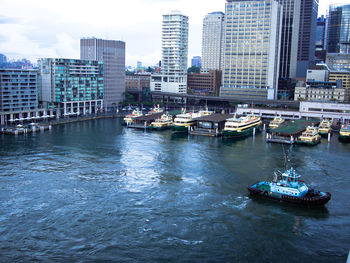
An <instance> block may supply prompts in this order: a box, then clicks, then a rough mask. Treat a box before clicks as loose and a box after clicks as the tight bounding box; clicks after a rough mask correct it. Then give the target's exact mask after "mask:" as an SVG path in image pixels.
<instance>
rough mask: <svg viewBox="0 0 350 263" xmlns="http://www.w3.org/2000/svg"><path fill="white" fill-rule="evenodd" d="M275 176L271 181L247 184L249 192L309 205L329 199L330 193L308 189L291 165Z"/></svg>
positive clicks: (267, 197)
mask: <svg viewBox="0 0 350 263" xmlns="http://www.w3.org/2000/svg"><path fill="white" fill-rule="evenodd" d="M275 176H276V178H275V180H274V181H272V182H267V181H261V182H257V183H255V184H253V185H252V186H249V187H248V190H249V192H250V194H251V195H252V196H257V197H261V198H266V199H272V200H277V201H280V202H285V203H290V204H296V205H303V206H309V207H310V206H321V205H324V204H326V203H327V202H328V201H329V200H330V199H331V194H330V193H328V192H320V191H317V190H314V189H309V188H308V186H307V185H306V184H305V183H304V182H303V181H302V180H300V178H301V176H300V175H299V174H298V173H297V172H296V171H295V169H293V167H292V168H290V169H288V170H286V171H285V172H284V173H280V175H277V174H275Z"/></svg>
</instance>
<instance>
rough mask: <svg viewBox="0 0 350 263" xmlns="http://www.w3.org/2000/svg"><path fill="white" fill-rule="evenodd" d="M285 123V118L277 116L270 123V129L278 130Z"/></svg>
mask: <svg viewBox="0 0 350 263" xmlns="http://www.w3.org/2000/svg"><path fill="white" fill-rule="evenodd" d="M283 122H284V119H283V118H281V117H279V116H276V117H275V118H274V119H273V120H272V121H270V123H269V128H270V129H275V128H278V127H279V126H280V125H281V124H282V123H283Z"/></svg>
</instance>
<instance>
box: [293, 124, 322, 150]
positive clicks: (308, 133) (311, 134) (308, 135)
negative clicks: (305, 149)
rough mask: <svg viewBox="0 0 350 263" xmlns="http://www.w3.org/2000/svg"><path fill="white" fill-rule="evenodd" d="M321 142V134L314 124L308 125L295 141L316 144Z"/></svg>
mask: <svg viewBox="0 0 350 263" xmlns="http://www.w3.org/2000/svg"><path fill="white" fill-rule="evenodd" d="M320 142H321V136H320V135H319V133H318V128H317V127H314V126H308V127H307V128H306V130H305V131H304V132H303V133H302V134H301V136H300V137H299V138H298V140H297V141H296V143H297V144H305V145H312V146H313V145H316V144H318V143H320Z"/></svg>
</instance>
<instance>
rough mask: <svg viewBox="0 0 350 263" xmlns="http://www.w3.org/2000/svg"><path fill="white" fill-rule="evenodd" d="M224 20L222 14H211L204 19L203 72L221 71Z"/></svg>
mask: <svg viewBox="0 0 350 263" xmlns="http://www.w3.org/2000/svg"><path fill="white" fill-rule="evenodd" d="M224 20H225V15H224V13H222V12H213V13H209V14H207V15H206V16H205V18H204V19H203V31H202V71H208V70H211V69H213V70H220V69H221V63H222V44H223V39H224Z"/></svg>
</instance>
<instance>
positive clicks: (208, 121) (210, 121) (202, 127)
mask: <svg viewBox="0 0 350 263" xmlns="http://www.w3.org/2000/svg"><path fill="white" fill-rule="evenodd" d="M232 116H233V115H232V114H220V113H214V114H211V115H206V116H202V117H199V118H196V119H194V120H195V121H196V123H195V125H194V126H192V127H190V128H189V129H190V131H189V132H190V134H191V135H205V136H212V137H218V136H221V133H222V130H223V129H224V127H225V121H226V120H227V119H229V118H232Z"/></svg>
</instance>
